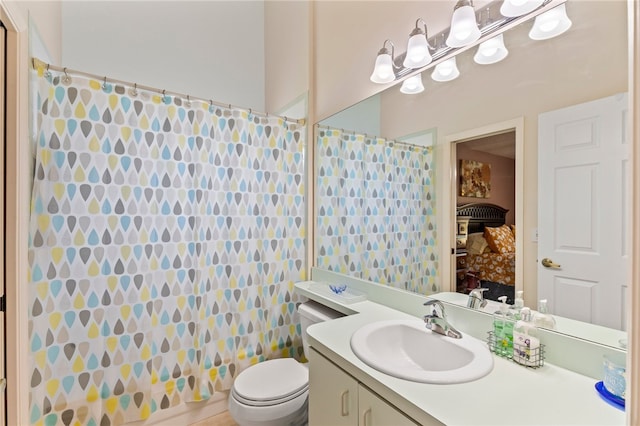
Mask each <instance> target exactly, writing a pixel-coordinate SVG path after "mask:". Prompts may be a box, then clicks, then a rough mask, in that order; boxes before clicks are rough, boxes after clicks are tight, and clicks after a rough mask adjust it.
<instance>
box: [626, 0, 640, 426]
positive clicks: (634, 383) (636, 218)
mask: <svg viewBox="0 0 640 426" xmlns="http://www.w3.org/2000/svg"><path fill="white" fill-rule="evenodd" d="M627 7H628V9H627V10H628V14H627V15H628V22H627V28H628V29H627V32H628V37H629V39H628V43H627V46H628V47H627V48H628V51H629V116H628V118H629V122H630V124H629V131H630V132H631V134H630V136H631V139H630V140H631V156H630V157H631V170H632V171H633V175H632V182H631V188H632V192H631V197H632V199H631V221H632V223H631V228H632V235H631V238H632V243H631V274H630V277H631V280H630V282H632V283H636V285H632V286H630V287H631V291H630V297H629V301H628V302H627V307H628V310H627V312H629V315H628V316H627V333H628V336H629V346H628V349H627V369H628V370H630V372H629V381H628V382H627V383H628V394H629V398H628V401H629V402H628V405H627V424H630V425H636V424H639V423H640V397H639V396H640V326H639V325H638V324H640V285H637V284H640V193H639V192H640V191H639V190H640V170H638V169H639V167H640V147H639V146H638V144H640V78H639V77H638V76H637V75H636V73H638V72H640V51H638V50H639V49H640V2H639V1H637V0H628V1H627ZM632 324H634V325H635V326H632Z"/></svg>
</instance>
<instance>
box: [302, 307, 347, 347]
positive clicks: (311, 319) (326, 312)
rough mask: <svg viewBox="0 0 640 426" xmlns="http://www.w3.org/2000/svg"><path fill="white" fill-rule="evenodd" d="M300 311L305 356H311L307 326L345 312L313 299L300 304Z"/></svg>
mask: <svg viewBox="0 0 640 426" xmlns="http://www.w3.org/2000/svg"><path fill="white" fill-rule="evenodd" d="M298 313H299V314H300V330H301V332H302V347H303V349H304V354H305V356H309V340H308V338H307V327H309V326H310V325H312V324H315V323H318V322H323V321H329V320H332V319H334V318H340V317H343V316H345V315H344V314H343V313H341V312H338V311H336V310H333V309H331V308H328V307H326V306H324V305H322V304H320V303H318V302H314V301H313V300H309V301H308V302H305V303H301V304H300V305H299V306H298Z"/></svg>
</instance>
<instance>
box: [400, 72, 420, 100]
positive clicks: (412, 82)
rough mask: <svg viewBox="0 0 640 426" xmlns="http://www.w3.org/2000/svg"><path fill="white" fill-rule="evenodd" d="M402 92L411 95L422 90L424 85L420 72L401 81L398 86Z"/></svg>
mask: <svg viewBox="0 0 640 426" xmlns="http://www.w3.org/2000/svg"><path fill="white" fill-rule="evenodd" d="M400 91H401V92H402V93H406V94H407V95H413V94H416V93H420V92H424V85H423V84H422V74H416V75H414V76H413V77H409V78H408V79H406V80H405V81H403V82H402V87H400Z"/></svg>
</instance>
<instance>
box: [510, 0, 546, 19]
mask: <svg viewBox="0 0 640 426" xmlns="http://www.w3.org/2000/svg"><path fill="white" fill-rule="evenodd" d="M543 3H544V0H504V1H503V2H502V6H500V14H501V15H502V16H506V17H508V18H511V17H516V16H522V15H525V14H527V13H529V12H533V11H534V10H536V9H537V8H539V7H540V6H542V4H543Z"/></svg>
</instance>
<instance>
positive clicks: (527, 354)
mask: <svg viewBox="0 0 640 426" xmlns="http://www.w3.org/2000/svg"><path fill="white" fill-rule="evenodd" d="M541 356H542V354H541V351H540V339H539V337H538V329H537V328H536V326H535V325H533V323H532V322H531V310H530V309H529V308H526V307H524V308H522V311H521V319H520V320H518V322H516V325H515V327H514V329H513V360H514V361H515V362H517V363H519V364H522V365H526V366H528V367H539V366H540V365H541V362H542V359H541Z"/></svg>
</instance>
